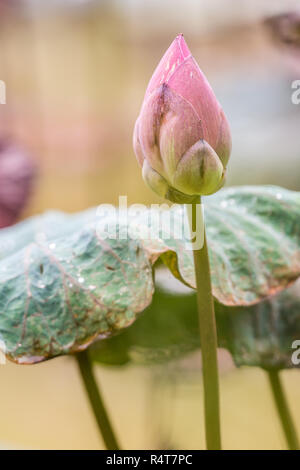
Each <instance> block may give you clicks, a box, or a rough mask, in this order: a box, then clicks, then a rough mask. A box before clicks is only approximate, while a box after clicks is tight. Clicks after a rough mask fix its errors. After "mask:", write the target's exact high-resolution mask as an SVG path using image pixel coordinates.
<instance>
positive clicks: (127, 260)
mask: <svg viewBox="0 0 300 470" xmlns="http://www.w3.org/2000/svg"><path fill="white" fill-rule="evenodd" d="M154 212H155V211H154ZM156 213H157V212H156ZM151 214H153V211H152V212H150V211H147V210H145V211H144V212H142V213H138V214H136V215H133V214H131V215H130V216H129V217H128V220H126V217H125V214H124V213H123V212H121V213H118V212H117V211H116V210H114V209H113V208H111V209H110V210H108V211H107V210H106V213H105V214H103V213H102V214H101V213H100V212H99V211H96V209H90V210H88V211H85V212H83V213H80V214H75V215H65V214H62V213H57V212H50V213H47V214H45V215H43V216H39V217H33V218H31V219H29V220H27V221H25V222H22V223H20V224H18V225H16V226H14V227H11V228H9V229H3V230H1V231H0V340H1V341H2V344H4V347H5V349H6V353H7V355H8V357H10V358H11V359H12V360H14V361H17V362H22V363H23V362H25V363H27V362H30V363H32V362H38V361H41V360H43V359H47V358H51V357H54V356H57V355H60V354H68V353H72V352H75V351H78V350H80V349H82V348H85V347H87V345H89V344H90V343H91V342H93V341H94V340H96V339H99V338H100V339H102V338H104V337H107V336H110V335H111V334H114V333H116V332H118V331H120V330H121V329H123V328H125V327H127V326H128V325H130V324H131V323H133V322H134V321H135V319H136V317H137V315H138V313H139V312H141V311H142V310H144V309H145V308H146V306H147V305H149V303H150V302H151V298H152V293H153V280H152V267H153V264H154V263H155V262H156V261H157V260H158V259H159V258H161V259H162V260H163V261H164V263H165V264H166V265H167V266H168V267H169V269H170V270H171V272H172V273H173V274H174V275H175V276H176V277H177V278H178V279H180V280H181V281H183V282H184V283H185V284H187V285H189V286H194V268H193V260H192V252H191V251H187V250H186V243H185V240H183V239H178V238H176V236H175V235H176V233H178V231H179V232H180V230H181V228H182V223H183V217H182V214H183V208H182V207H181V206H177V207H175V208H174V209H172V210H170V211H169V212H164V213H163V214H164V220H165V219H166V218H167V217H168V216H170V218H171V222H172V230H171V236H168V233H167V231H166V230H165V229H164V228H161V229H160V231H159V237H158V238H156V239H155V240H153V239H151V238H149V236H148V237H146V238H145V237H142V236H141V229H144V231H145V232H146V233H148V234H149V231H150V230H151V229H152V228H153V227H152V226H151V223H152V222H151V220H153V219H151V217H150V215H151ZM205 215H206V223H207V237H208V243H209V254H210V261H211V271H212V282H213V293H214V296H215V298H216V299H217V300H218V301H219V302H221V303H223V304H224V305H235V306H241V305H251V304H254V303H257V302H260V301H261V300H262V299H264V298H265V297H267V296H269V295H270V294H273V293H276V292H279V291H280V290H281V289H283V288H285V287H286V286H288V285H289V284H290V283H292V282H293V281H294V280H295V279H296V278H297V277H299V276H300V250H299V246H300V196H299V194H298V193H296V192H292V191H287V190H284V189H281V188H275V187H237V188H232V189H227V190H222V191H220V192H219V193H218V194H216V195H214V196H212V197H209V198H207V199H206V200H205ZM109 224H115V225H116V228H117V235H118V234H122V236H120V237H118V236H117V239H105V237H103V234H104V233H105V231H106V230H107V226H108V225H109ZM137 228H138V236H137V239H136V240H135V239H131V238H129V239H128V238H126V236H125V235H126V230H128V229H129V230H132V229H135V231H136V229H137ZM166 308H167V307H166Z"/></svg>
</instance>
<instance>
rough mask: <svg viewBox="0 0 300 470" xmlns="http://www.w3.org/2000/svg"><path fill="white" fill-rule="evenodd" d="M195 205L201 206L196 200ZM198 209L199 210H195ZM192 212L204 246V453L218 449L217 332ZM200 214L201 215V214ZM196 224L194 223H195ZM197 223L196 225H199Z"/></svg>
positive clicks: (200, 294)
mask: <svg viewBox="0 0 300 470" xmlns="http://www.w3.org/2000/svg"><path fill="white" fill-rule="evenodd" d="M198 204H201V199H200V198H199V202H198ZM198 208H199V206H198ZM191 209H192V210H191V211H190V210H187V213H188V218H189V224H190V230H191V233H195V230H197V232H198V233H197V234H196V236H198V237H201V233H200V232H199V231H200V230H203V237H204V243H203V246H202V248H200V249H198V248H196V249H194V250H193V256H194V265H195V276H196V288H197V304H198V316H199V328H200V341H201V352H202V374H203V388H204V413H205V434H206V446H207V449H208V450H220V449H221V430H220V398H219V376H218V359H217V330H216V320H215V312H214V301H213V296H212V287H211V276H210V267H209V258H208V250H207V242H206V235H205V225H204V218H202V220H201V221H199V220H198V221H197V214H199V210H198V211H197V204H196V203H193V204H192V208H191ZM201 214H202V211H201ZM196 222H197V223H196ZM199 222H200V223H199Z"/></svg>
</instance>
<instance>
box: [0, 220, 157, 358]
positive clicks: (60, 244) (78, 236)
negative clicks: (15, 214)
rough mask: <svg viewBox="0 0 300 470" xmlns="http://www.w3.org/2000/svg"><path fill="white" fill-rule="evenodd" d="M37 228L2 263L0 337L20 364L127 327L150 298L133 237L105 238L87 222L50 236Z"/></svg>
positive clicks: (143, 260)
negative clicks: (72, 230) (33, 235)
mask: <svg viewBox="0 0 300 470" xmlns="http://www.w3.org/2000/svg"><path fill="white" fill-rule="evenodd" d="M51 218H52V216H51ZM52 221H53V223H55V219H54V218H52ZM73 222H74V220H72V223H73ZM56 223H59V221H58V220H57V221H56ZM27 228H28V227H27V226H25V227H24V229H26V230H27ZM19 229H20V228H19ZM51 230H52V228H51ZM42 234H43V232H40V236H39V237H38V241H36V242H34V243H31V244H29V245H27V246H26V247H25V248H22V249H21V250H20V251H18V252H17V253H15V254H14V255H11V256H9V257H7V258H4V259H3V260H2V261H1V263H0V281H1V282H0V312H1V313H0V339H1V340H2V342H3V343H4V345H5V352H6V354H7V355H8V357H9V358H11V359H12V360H14V361H16V362H18V363H35V362H39V361H42V360H44V359H47V358H50V357H54V356H57V355H61V354H68V353H72V352H75V351H78V350H80V349H81V348H85V347H86V346H88V345H89V344H90V343H91V342H93V341H94V340H96V339H101V338H104V337H106V336H109V335H111V334H112V333H113V332H115V331H116V330H119V329H122V328H125V327H127V326H129V325H130V324H131V323H132V322H133V321H134V320H135V318H136V315H137V313H139V312H140V311H141V310H144V308H145V307H147V305H148V304H149V303H150V302H151V299H152V293H153V281H152V270H151V265H150V263H149V261H148V258H147V256H146V254H145V252H144V251H143V250H142V249H141V247H140V245H139V243H138V242H136V241H134V240H130V241H126V243H124V242H123V243H120V242H119V241H118V240H110V241H109V243H108V242H106V241H103V240H101V239H100V238H99V237H98V236H97V232H96V230H95V228H93V227H92V226H90V227H88V226H87V227H86V228H82V229H80V230H78V232H75V233H74V234H69V235H65V236H64V237H61V238H57V239H54V240H53V241H51V243H49V241H47V240H46V238H45V237H44V236H42Z"/></svg>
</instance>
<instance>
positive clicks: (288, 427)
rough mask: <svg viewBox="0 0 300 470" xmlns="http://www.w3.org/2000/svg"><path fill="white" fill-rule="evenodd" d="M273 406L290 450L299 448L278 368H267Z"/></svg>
mask: <svg viewBox="0 0 300 470" xmlns="http://www.w3.org/2000/svg"><path fill="white" fill-rule="evenodd" d="M266 372H267V374H268V378H269V382H270V386H271V390H272V394H273V398H274V402H275V406H276V409H277V412H278V415H279V419H280V422H281V425H282V429H283V432H284V435H285V439H286V442H287V445H288V448H289V449H290V450H299V449H300V446H299V440H298V436H297V431H296V427H295V424H294V422H293V418H292V414H291V412H290V409H289V405H288V402H287V398H286V395H285V392H284V388H283V385H282V381H281V379H280V376H279V371H278V370H268V371H266Z"/></svg>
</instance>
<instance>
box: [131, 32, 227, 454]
mask: <svg viewBox="0 0 300 470" xmlns="http://www.w3.org/2000/svg"><path fill="white" fill-rule="evenodd" d="M133 145H134V149H135V153H136V157H137V160H138V162H139V164H140V166H141V167H142V172H143V178H144V180H145V182H146V183H147V184H148V186H150V188H151V189H152V190H153V191H154V192H156V193H157V194H158V195H159V196H162V197H164V198H166V199H168V200H170V201H173V202H179V203H191V204H192V208H191V211H188V212H187V213H188V215H190V217H189V220H190V226H191V232H192V233H193V232H194V230H195V229H196V230H199V229H200V230H202V229H203V227H202V226H201V227H199V224H196V218H197V207H196V206H197V204H200V197H201V196H204V195H209V194H212V193H215V192H216V191H218V190H219V189H220V188H221V187H222V186H223V184H224V179H225V174H226V168H227V164H228V160H229V156H230V151H231V135H230V129H229V124H228V121H227V119H226V116H225V114H224V112H223V110H222V108H221V106H220V104H219V102H218V101H217V99H216V97H215V94H214V92H213V90H212V88H211V86H210V85H209V83H208V81H207V79H206V77H205V76H204V74H203V72H202V71H201V70H200V68H199V66H198V64H197V62H196V61H195V59H194V58H193V56H192V54H191V52H190V50H189V48H188V46H187V44H186V42H185V40H184V37H183V35H182V34H180V35H179V36H177V37H176V38H175V40H174V41H173V42H172V44H171V46H170V47H169V49H168V50H167V52H166V53H165V55H164V56H163V58H162V59H161V61H160V63H159V64H158V66H157V68H156V70H155V72H154V74H153V76H152V78H151V80H150V83H149V85H148V87H147V90H146V94H145V97H144V101H143V104H142V108H141V112H140V115H139V117H138V119H137V121H136V124H135V129H134V137H133ZM197 225H198V227H197ZM193 254H194V263H195V275H196V284H197V292H198V311H199V324H200V334H201V345H202V357H203V382H204V400H205V424H206V441H207V448H208V449H220V448H221V433H220V417H219V385H218V366H217V334H216V323H215V314H214V305H213V297H212V289H211V280H210V268H209V260H208V252H207V244H206V239H205V234H204V244H203V247H202V248H201V249H195V250H194V253H193Z"/></svg>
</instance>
